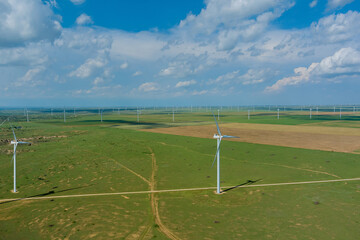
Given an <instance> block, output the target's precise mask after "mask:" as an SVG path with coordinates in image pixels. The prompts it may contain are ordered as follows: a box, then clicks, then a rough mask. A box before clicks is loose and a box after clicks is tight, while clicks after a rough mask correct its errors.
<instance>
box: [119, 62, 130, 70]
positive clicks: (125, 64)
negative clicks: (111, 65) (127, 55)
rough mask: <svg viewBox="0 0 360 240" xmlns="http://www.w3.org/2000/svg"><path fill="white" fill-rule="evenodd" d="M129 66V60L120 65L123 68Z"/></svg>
mask: <svg viewBox="0 0 360 240" xmlns="http://www.w3.org/2000/svg"><path fill="white" fill-rule="evenodd" d="M128 66H129V64H128V63H127V62H125V63H123V64H121V65H120V68H121V69H127V68H128Z"/></svg>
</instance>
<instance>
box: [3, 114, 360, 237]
mask: <svg viewBox="0 0 360 240" xmlns="http://www.w3.org/2000/svg"><path fill="white" fill-rule="evenodd" d="M1 119H5V117H4V116H0V120H1ZM12 119H14V120H13V121H14V122H13V124H14V126H21V127H22V128H21V129H17V130H15V131H16V134H17V137H18V138H19V139H28V140H27V141H30V142H32V143H33V144H32V146H18V150H17V176H18V177H17V187H18V191H19V193H16V194H14V193H12V192H11V190H12V186H13V178H12V171H13V165H12V163H11V158H12V145H10V144H9V143H7V142H2V143H1V145H0V151H1V154H0V176H1V177H0V199H14V198H25V197H27V198H39V197H46V198H43V199H32V200H31V199H30V200H28V199H27V200H4V201H1V202H0V239H7V240H8V239H169V238H173V239H358V237H359V236H360V228H359V224H360V205H359V202H360V181H342V182H331V183H314V184H299V185H285V186H258V187H256V186H253V187H251V185H257V184H270V183H287V182H303V181H318V180H335V179H349V178H359V177H360V174H359V169H360V155H359V154H347V153H337V152H326V151H316V150H307V149H298V148H289V147H278V146H270V145H260V144H251V143H241V142H228V141H224V142H223V143H222V146H221V181H222V183H221V184H222V186H223V188H222V190H225V193H223V194H221V195H217V194H215V193H214V191H215V189H204V190H196V191H178V192H160V193H139V194H131V193H128V194H122V195H103V196H83V197H80V196H79V197H72V198H59V197H58V196H64V195H77V194H95V193H120V192H136V191H149V190H168V189H187V188H207V187H216V167H213V168H211V164H212V161H213V159H214V154H215V150H216V147H215V146H216V141H215V140H214V139H203V138H194V137H185V136H174V135H166V134H158V133H150V132H141V131H138V129H140V128H156V127H172V126H181V125H201V124H213V125H214V133H215V132H216V126H215V124H214V123H213V117H212V116H211V113H210V112H196V113H189V112H182V113H177V114H176V115H175V122H172V113H171V112H170V111H169V112H165V111H163V112H156V111H155V112H154V111H148V112H145V111H144V112H143V113H142V114H141V116H140V122H139V123H138V122H137V116H136V113H134V112H131V111H127V112H125V111H124V112H121V113H120V114H117V113H116V112H114V113H112V112H108V113H106V114H104V116H103V122H102V123H101V122H100V116H99V115H97V114H95V113H83V114H80V113H79V115H78V116H76V117H75V116H71V115H70V114H69V116H68V117H67V122H66V123H64V122H63V119H62V115H61V114H60V113H58V114H57V115H56V116H49V114H44V113H36V114H32V115H31V121H30V122H29V123H27V122H26V121H25V119H24V116H20V115H19V116H14V117H12ZM1 122H2V121H0V123H1ZM225 122H226V123H228V122H250V123H266V124H288V125H300V124H318V125H320V126H321V125H324V126H329V127H351V128H354V127H356V128H358V127H360V120H359V115H358V114H354V115H351V114H348V115H344V117H343V118H342V120H341V121H340V120H339V118H338V116H331V115H330V116H328V115H321V114H319V115H317V116H313V118H312V119H311V120H310V119H309V116H308V115H305V114H304V113H302V112H300V111H299V112H287V113H286V114H285V113H282V115H281V116H280V119H279V120H277V119H276V113H275V112H273V113H272V114H269V113H266V112H255V113H252V117H251V119H250V120H248V119H247V112H236V111H229V112H225V113H222V114H221V115H220V127H221V123H225ZM5 139H7V140H11V139H12V132H11V130H10V128H9V124H8V123H5V124H4V125H3V126H1V127H0V140H5ZM249 180H250V181H249ZM239 185H243V186H247V188H243V187H236V188H231V187H234V186H239Z"/></svg>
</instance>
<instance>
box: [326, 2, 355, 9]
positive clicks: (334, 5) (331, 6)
mask: <svg viewBox="0 0 360 240" xmlns="http://www.w3.org/2000/svg"><path fill="white" fill-rule="evenodd" d="M353 1H354V0H328V3H327V8H328V9H329V10H332V9H338V8H342V7H343V6H345V5H347V4H349V3H352V2H353Z"/></svg>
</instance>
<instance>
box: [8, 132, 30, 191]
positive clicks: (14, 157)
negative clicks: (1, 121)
mask: <svg viewBox="0 0 360 240" xmlns="http://www.w3.org/2000/svg"><path fill="white" fill-rule="evenodd" d="M11 129H12V132H13V134H14V141H11V144H14V155H13V160H14V193H16V148H17V145H18V144H29V145H31V143H29V142H19V141H18V140H17V139H16V135H15V132H14V128H13V127H12V126H11Z"/></svg>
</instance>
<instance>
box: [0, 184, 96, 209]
mask: <svg viewBox="0 0 360 240" xmlns="http://www.w3.org/2000/svg"><path fill="white" fill-rule="evenodd" d="M93 185H95V184H90V185H86V186H82V187H74V188H68V189H64V190H60V191H54V190H51V191H49V192H47V193H40V194H37V195H33V196H28V197H23V198H17V199H13V200H9V201H6V202H0V205H1V204H5V203H11V202H16V201H20V200H23V199H31V198H37V197H45V196H49V195H52V194H55V193H61V192H67V191H71V190H75V189H81V188H86V187H90V186H93Z"/></svg>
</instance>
